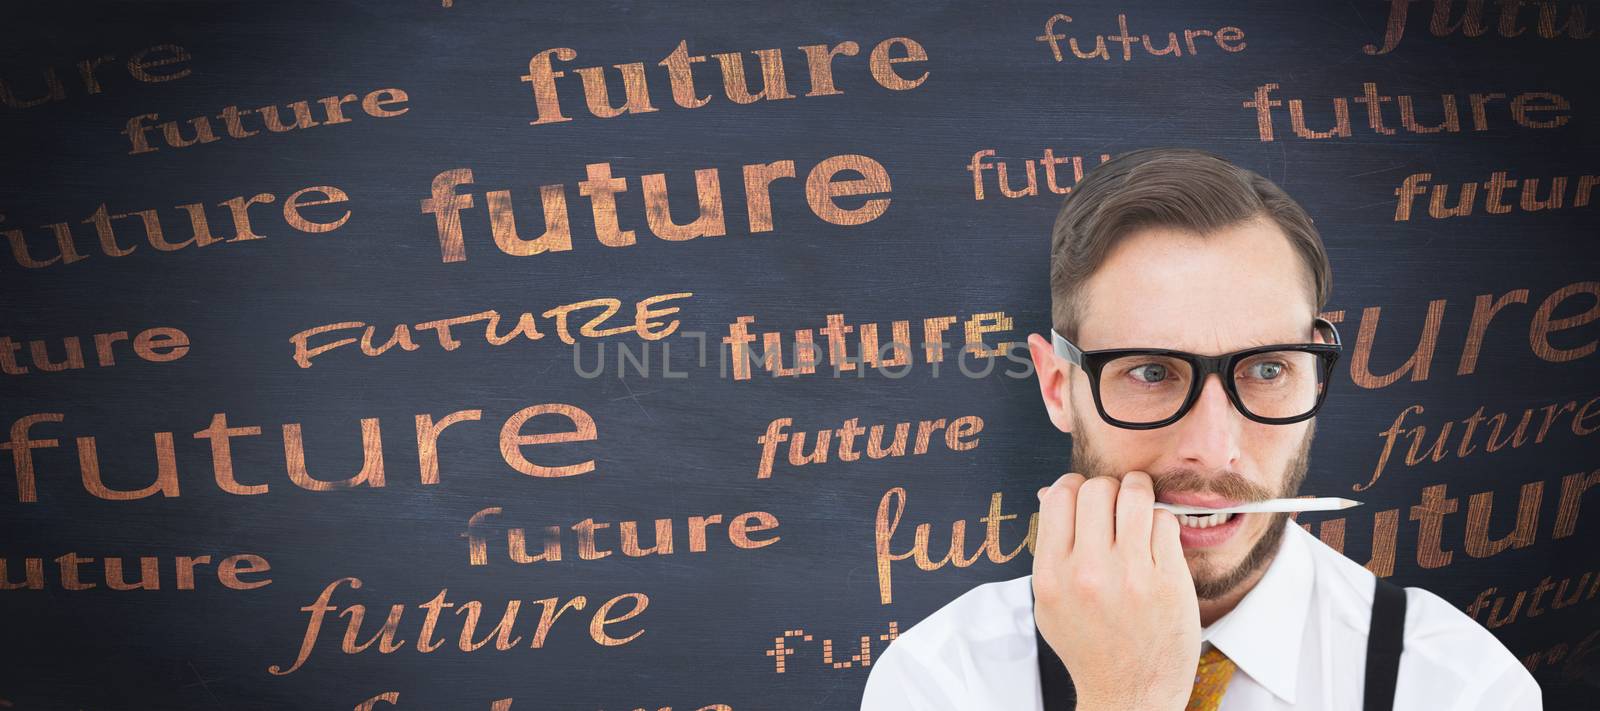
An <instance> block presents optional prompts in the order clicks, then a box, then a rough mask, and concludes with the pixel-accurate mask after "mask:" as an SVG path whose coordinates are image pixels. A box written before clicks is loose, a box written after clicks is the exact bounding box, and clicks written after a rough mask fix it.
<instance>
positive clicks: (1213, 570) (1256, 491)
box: [1068, 418, 1317, 600]
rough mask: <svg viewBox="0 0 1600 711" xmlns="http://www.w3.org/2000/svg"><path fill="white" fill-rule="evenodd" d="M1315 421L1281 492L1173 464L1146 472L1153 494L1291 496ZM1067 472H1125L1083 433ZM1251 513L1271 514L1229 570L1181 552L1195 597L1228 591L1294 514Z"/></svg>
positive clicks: (1271, 550)
mask: <svg viewBox="0 0 1600 711" xmlns="http://www.w3.org/2000/svg"><path fill="white" fill-rule="evenodd" d="M1079 421H1080V422H1081V421H1082V420H1079ZM1316 422H1317V421H1316V419H1315V418H1313V419H1312V420H1311V421H1310V425H1308V426H1307V427H1306V434H1305V437H1303V438H1302V439H1301V440H1300V446H1299V451H1297V452H1296V453H1295V455H1294V456H1293V457H1291V458H1290V461H1289V462H1288V464H1287V465H1286V467H1285V469H1284V472H1283V476H1282V478H1281V480H1282V481H1283V487H1282V490H1281V491H1278V492H1273V491H1271V490H1269V489H1266V488H1264V487H1262V486H1260V485H1258V484H1256V483H1255V482H1252V481H1250V480H1249V479H1246V478H1245V477H1244V476H1243V475H1241V474H1239V473H1238V472H1232V471H1226V472H1222V473H1220V474H1216V475H1209V476H1208V475H1205V474H1202V473H1200V472H1197V471H1195V470H1193V469H1176V470H1169V471H1166V472H1160V473H1158V472H1149V474H1150V479H1151V481H1152V482H1153V483H1154V485H1155V493H1156V496H1157V497H1159V496H1161V495H1162V494H1163V493H1173V492H1179V491H1194V492H1207V491H1209V492H1212V493H1215V494H1218V495H1220V496H1223V497H1225V498H1228V499H1237V500H1240V501H1246V502H1248V501H1260V500H1263V499H1272V498H1293V497H1295V496H1297V495H1299V493H1300V484H1301V483H1302V482H1304V481H1305V478H1306V471H1307V469H1308V468H1309V466H1310V461H1311V440H1312V437H1313V436H1314V435H1315V433H1316V429H1317V424H1316ZM1068 471H1073V472H1077V473H1079V474H1082V475H1084V476H1085V477H1095V476H1110V477H1116V478H1117V479H1119V480H1120V479H1121V478H1122V475H1123V474H1126V473H1127V472H1126V471H1117V470H1116V468H1115V467H1112V466H1111V465H1109V464H1107V463H1106V460H1105V459H1104V458H1103V457H1101V456H1099V453H1098V452H1096V451H1095V449H1094V445H1093V444H1092V441H1091V440H1090V438H1089V437H1088V436H1087V433H1084V432H1074V433H1073V434H1072V465H1071V468H1070V469H1068ZM1234 515H1236V516H1238V515H1240V514H1234ZM1253 515H1255V516H1261V515H1265V516H1268V517H1269V519H1268V521H1267V530H1266V531H1265V532H1264V533H1262V534H1261V537H1260V538H1259V539H1257V540H1256V542H1255V544H1253V545H1252V546H1250V551H1249V552H1248V553H1246V554H1245V556H1244V559H1243V560H1241V561H1239V563H1238V564H1237V565H1235V566H1233V567H1232V568H1231V569H1223V568H1222V566H1221V564H1220V563H1219V562H1218V561H1216V560H1214V559H1213V554H1211V553H1209V552H1206V551H1184V558H1186V559H1187V560H1188V563H1189V572H1190V577H1192V578H1193V579H1194V593H1195V597H1197V598H1199V599H1201V600H1215V599H1218V598H1221V597H1223V596H1224V595H1227V594H1228V593H1229V592H1231V591H1232V590H1233V589H1234V588H1237V587H1238V586H1239V585H1240V584H1241V583H1243V582H1244V581H1245V580H1246V579H1248V578H1249V577H1250V576H1251V575H1252V574H1254V573H1255V572H1256V571H1257V570H1259V569H1261V568H1262V567H1263V566H1265V565H1266V564H1268V563H1270V562H1272V559H1273V558H1274V557H1275V556H1276V555H1277V553H1278V548H1279V544H1280V543H1281V542H1282V540H1283V531H1284V526H1285V525H1287V524H1286V522H1287V521H1288V520H1289V518H1290V516H1291V515H1292V514H1290V513H1287V512H1270V513H1266V514H1253Z"/></svg>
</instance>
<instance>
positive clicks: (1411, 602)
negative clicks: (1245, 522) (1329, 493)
mask: <svg viewBox="0 0 1600 711" xmlns="http://www.w3.org/2000/svg"><path fill="white" fill-rule="evenodd" d="M1302 530H1303V529H1302ZM1306 535H1307V537H1308V538H1309V539H1310V543H1311V548H1312V555H1313V556H1314V557H1316V558H1317V559H1318V565H1317V566H1316V569H1317V576H1318V584H1317V587H1318V589H1319V591H1320V592H1322V593H1323V594H1326V595H1327V596H1328V597H1329V601H1328V604H1329V605H1330V613H1331V614H1332V617H1333V621H1334V623H1335V624H1337V625H1340V626H1342V627H1344V628H1345V631H1346V633H1349V634H1353V635H1356V636H1359V637H1360V638H1362V639H1364V638H1365V637H1366V635H1367V633H1368V631H1369V630H1370V627H1371V622H1372V603H1373V596H1374V594H1375V591H1374V585H1375V581H1376V579H1377V575H1376V574H1374V573H1373V572H1372V571H1371V570H1368V569H1367V568H1366V566H1363V565H1361V564H1360V563H1357V562H1355V561H1354V560H1351V559H1350V558H1348V557H1346V556H1345V555H1344V554H1343V553H1340V552H1339V551H1337V550H1335V549H1333V548H1332V547H1330V546H1328V545H1327V544H1325V543H1323V542H1322V541H1321V540H1320V539H1316V538H1314V537H1311V536H1310V534H1309V533H1308V534H1306ZM1324 576H1327V579H1323V578H1324ZM1405 592H1406V615H1405V630H1404V632H1403V646H1404V650H1405V651H1404V654H1405V657H1404V659H1405V661H1404V663H1403V665H1402V669H1401V672H1402V674H1403V675H1408V676H1409V675H1420V676H1424V677H1431V678H1435V679H1447V678H1448V679H1455V680H1457V681H1458V682H1459V683H1460V684H1461V685H1463V686H1464V687H1482V686H1484V685H1487V684H1489V683H1491V682H1493V683H1499V684H1508V683H1517V684H1524V685H1535V682H1534V681H1533V675H1532V674H1530V673H1529V672H1528V670H1527V667H1526V666H1524V665H1523V664H1522V661H1521V660H1519V659H1517V657H1516V655H1515V654H1513V653H1512V652H1511V650H1510V649H1508V648H1507V647H1506V646H1505V643H1504V642H1501V641H1500V638H1498V637H1496V636H1495V635H1494V633H1492V632H1490V631H1489V630H1488V629H1487V628H1485V627H1484V626H1483V625H1482V624H1480V623H1479V622H1478V621H1477V620H1474V619H1472V617H1470V616H1468V615H1467V613H1465V612H1463V611H1462V610H1461V609H1460V608H1457V607H1456V606H1455V605H1453V604H1451V603H1450V601H1448V600H1446V599H1444V598H1443V597H1440V596H1439V595H1438V594H1436V593H1434V592H1433V591H1431V590H1428V589H1426V588H1423V587H1420V586H1414V585H1412V586H1405Z"/></svg>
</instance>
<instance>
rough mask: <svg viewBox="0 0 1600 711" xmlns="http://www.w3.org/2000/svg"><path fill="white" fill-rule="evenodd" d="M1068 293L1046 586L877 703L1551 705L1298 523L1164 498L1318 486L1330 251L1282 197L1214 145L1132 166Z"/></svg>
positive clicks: (904, 658) (928, 630) (957, 620)
mask: <svg viewBox="0 0 1600 711" xmlns="http://www.w3.org/2000/svg"><path fill="white" fill-rule="evenodd" d="M1050 285H1051V319H1052V321H1053V324H1052V325H1053V326H1054V330H1055V333H1053V334H1052V341H1053V342H1051V341H1046V340H1045V339H1044V338H1043V336H1041V335H1038V334H1033V335H1031V336H1030V337H1029V338H1028V344H1029V348H1030V351H1031V354H1032V358H1033V365H1034V369H1035V372H1036V373H1037V374H1038V376H1039V390H1040V393H1041V394H1042V395H1043V398H1044V405H1045V410H1046V411H1047V412H1048V413H1049V416H1050V421H1051V422H1052V423H1053V424H1054V425H1055V426H1056V428H1057V429H1060V430H1061V431H1062V432H1066V433H1069V434H1071V436H1072V467H1071V468H1072V470H1073V471H1072V472H1071V473H1068V474H1066V475H1064V476H1062V477H1061V478H1060V479H1058V480H1056V481H1055V482H1054V483H1053V484H1052V485H1050V486H1048V487H1046V488H1044V489H1041V490H1040V513H1039V528H1038V532H1037V536H1038V538H1037V540H1036V545H1035V549H1034V562H1033V574H1032V575H1029V576H1025V577H1021V578H1017V579H1014V580H1008V581H1002V582H995V583H988V584H985V585H980V586H978V587H976V588H974V589H973V590H971V591H969V592H967V593H966V594H964V595H962V596H961V597H959V598H957V599H955V600H954V601H952V602H950V603H949V604H947V605H945V606H944V607H943V608H942V609H940V610H938V611H937V612H935V613H934V614H933V615H931V616H929V617H928V618H927V619H924V620H923V621H921V622H919V623H917V624H916V625H914V626H912V627H911V628H910V629H908V630H906V631H905V632H904V633H902V634H901V635H900V636H899V637H898V638H897V639H896V640H895V641H894V642H893V643H892V644H890V645H889V646H888V647H887V648H886V649H885V650H884V652H883V654H881V655H880V656H879V658H878V659H877V660H876V662H875V663H874V664H873V666H872V671H871V675H870V677H869V678H868V680H867V687H866V692H865V695H864V697H863V699H862V706H861V707H862V709H863V710H864V711H888V710H893V709H919V710H923V709H951V710H955V709H961V710H963V711H965V710H970V709H1006V710H1026V709H1040V708H1042V707H1043V708H1046V709H1047V711H1055V709H1057V708H1076V709H1078V711H1102V710H1108V709H1109V710H1113V711H1179V710H1180V709H1188V710H1191V711H1193V710H1195V709H1203V710H1205V711H1214V710H1216V709H1227V710H1228V711H1257V710H1260V709H1289V708H1294V709H1301V710H1304V709H1310V710H1313V711H1332V710H1336V709H1337V710H1345V709H1349V710H1351V711H1356V710H1358V709H1366V711H1375V709H1377V708H1383V709H1389V708H1393V709H1406V710H1410V709H1426V710H1428V711H1434V710H1446V709H1483V710H1485V711H1487V710H1490V709H1493V710H1494V711H1505V710H1508V709H1515V710H1517V711H1528V710H1534V711H1537V710H1539V709H1542V707H1543V702H1542V700H1541V696H1540V690H1539V687H1538V685H1537V683H1536V682H1535V681H1534V680H1533V677H1532V675H1531V674H1529V673H1528V671H1527V669H1526V668H1525V667H1524V666H1523V665H1522V664H1521V663H1520V662H1519V661H1518V660H1517V659H1516V657H1514V656H1513V655H1512V654H1511V652H1510V651H1509V650H1507V649H1506V648H1505V646H1504V645H1503V644H1501V643H1500V642H1499V640H1498V639H1496V638H1495V637H1494V636H1493V635H1492V634H1490V633H1489V632H1488V631H1487V630H1486V629H1484V628H1483V627H1482V626H1480V625H1479V624H1478V623H1477V622H1476V621H1474V620H1472V619H1471V618H1470V617H1467V616H1466V614H1464V613H1463V612H1461V611H1460V610H1457V609H1456V608H1455V607H1453V606H1452V605H1450V604H1449V603H1448V602H1446V601H1445V600H1444V599H1443V598H1440V597H1438V596H1437V595H1435V594H1433V593H1430V592H1428V591H1426V590H1423V589H1420V588H1414V587H1411V588H1401V587H1400V586H1397V585H1394V584H1392V583H1389V582H1388V581H1380V580H1378V579H1377V578H1376V576H1374V575H1373V574H1372V573H1371V572H1370V571H1368V570H1367V569H1366V568H1365V567H1363V566H1361V565H1359V564H1357V563H1355V562H1354V561H1352V560H1350V559H1348V558H1346V557H1344V556H1343V555H1341V554H1339V553H1338V552H1337V551H1334V550H1333V549H1332V548H1329V547H1328V546H1327V545H1326V544H1324V543H1322V541H1321V540H1320V539H1318V538H1316V537H1315V536H1312V535H1311V534H1309V533H1307V532H1306V531H1305V530H1304V529H1302V528H1301V527H1300V526H1299V525H1298V524H1296V523H1295V522H1294V521H1293V520H1292V518H1293V515H1292V514H1288V513H1234V514H1231V515H1228V516H1227V517H1226V520H1225V521H1223V522H1222V523H1220V524H1217V523H1215V521H1216V520H1218V519H1222V518H1224V517H1223V516H1222V515H1221V514H1214V515H1212V516H1211V517H1209V518H1205V519H1200V518H1194V517H1187V516H1185V517H1179V516H1176V515H1174V514H1173V513H1172V512H1170V511H1167V510H1164V509H1156V508H1154V503H1155V502H1157V501H1163V502H1169V503H1174V504H1183V505H1196V506H1203V507H1206V508H1224V507H1226V506H1227V505H1230V504H1238V503H1243V502H1249V501H1257V500H1263V499H1271V498H1290V497H1295V496H1296V495H1297V494H1298V493H1299V491H1300V485H1301V482H1302V481H1303V480H1304V478H1305V475H1306V471H1307V465H1308V455H1309V452H1310V449H1311V440H1312V435H1313V432H1314V430H1315V419H1314V418H1313V416H1314V415H1315V413H1316V411H1317V409H1318V408H1320V406H1321V404H1322V402H1323V398H1324V396H1325V395H1326V393H1327V385H1328V381H1329V380H1330V377H1331V375H1332V372H1333V366H1334V363H1335V361H1336V360H1337V357H1338V346H1337V344H1338V334H1337V331H1336V329H1335V328H1334V326H1333V324H1331V323H1328V322H1327V321H1324V320H1322V319H1319V318H1317V315H1318V313H1319V312H1320V310H1321V309H1322V308H1323V306H1324V305H1325V304H1326V303H1327V300H1328V296H1329V292H1330V291H1331V288H1332V277H1331V269H1330V267H1329V263H1328V257H1327V255H1326V253H1325V252H1324V250H1323V245H1322V241H1321V238H1320V237H1319V235H1318V233H1317V231H1316V228H1315V227H1314V226H1313V225H1312V223H1311V219H1310V218H1309V217H1308V216H1307V215H1306V213H1305V211H1304V210H1303V209H1302V208H1301V207H1300V206H1299V205H1298V204H1297V203H1296V202H1295V201H1294V200H1293V199H1291V198H1290V197H1289V196H1288V195H1286V194H1285V193H1284V192H1283V191H1282V190H1281V189H1279V188H1278V186H1276V185H1274V184H1273V183H1272V182H1270V181H1268V180H1266V179H1265V178H1263V177H1261V176H1260V175H1258V174H1256V173H1254V172H1251V171H1248V170H1244V169H1241V168H1238V167H1236V166H1234V165H1232V164H1230V163H1228V162H1226V161H1224V160H1222V159H1221V158H1219V157H1217V156H1215V155H1212V154H1210V153H1206V152H1202V151H1197V150H1188V149H1163V148H1157V149H1142V150H1136V151H1132V152H1129V153H1126V154H1124V155H1121V156H1118V157H1117V158H1115V159H1113V160H1110V161H1107V162H1105V163H1103V164H1101V165H1099V166H1097V167H1096V168H1094V169H1093V170H1092V171H1090V172H1089V173H1088V174H1087V175H1086V176H1084V178H1083V180H1082V181H1080V183H1079V184H1078V185H1077V186H1076V187H1075V188H1074V190H1073V192H1072V194H1071V195H1070V196H1069V197H1068V198H1067V200H1066V202H1065V204H1064V205H1063V206H1062V209H1061V212H1060V214H1059V215H1058V216H1057V218H1056V223H1055V228H1054V234H1053V239H1052V246H1051V264H1050ZM1265 346H1274V347H1276V346H1284V347H1283V348H1281V349H1268V348H1263V347H1265ZM1115 349H1166V350H1167V351H1168V352H1163V353H1148V352H1145V353H1139V352H1108V351H1111V350H1115ZM1172 351H1181V352H1182V353H1175V352H1172ZM1180 518H1181V520H1180ZM1369 652H1370V654H1369ZM1041 670H1043V671H1041Z"/></svg>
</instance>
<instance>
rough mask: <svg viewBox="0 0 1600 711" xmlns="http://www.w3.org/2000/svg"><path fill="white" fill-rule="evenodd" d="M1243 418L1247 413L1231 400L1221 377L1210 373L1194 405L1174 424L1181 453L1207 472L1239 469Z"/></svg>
mask: <svg viewBox="0 0 1600 711" xmlns="http://www.w3.org/2000/svg"><path fill="white" fill-rule="evenodd" d="M1244 420H1245V416H1244V413H1241V412H1239V411H1238V410H1236V409H1234V407H1233V402H1232V401H1231V400H1229V399H1228V393H1227V391H1226V390H1225V389H1223V387H1222V378H1221V376H1220V375H1218V374H1216V373H1210V374H1208V375H1207V376H1206V379H1205V382H1204V383H1202V384H1201V387H1200V396H1199V398H1197V399H1196V400H1195V403H1194V406H1193V407H1192V408H1190V409H1189V412H1188V413H1186V414H1184V416H1183V419H1180V420H1178V421H1177V422H1176V423H1173V425H1174V426H1175V427H1177V428H1178V456H1180V457H1182V458H1183V459H1184V461H1185V462H1188V463H1190V465H1191V466H1194V467H1197V468H1200V469H1202V470H1204V471H1231V470H1234V469H1236V468H1237V467H1238V459H1239V433H1240V428H1241V427H1242V424H1243V421H1244Z"/></svg>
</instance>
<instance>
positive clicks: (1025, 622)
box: [861, 520, 1544, 711]
mask: <svg viewBox="0 0 1600 711" xmlns="http://www.w3.org/2000/svg"><path fill="white" fill-rule="evenodd" d="M1284 525H1285V526H1287V527H1288V530H1287V531H1285V532H1284V536H1283V540H1282V543H1281V544H1280V548H1279V549H1278V554H1277V556H1276V557H1274V559H1273V560H1272V562H1271V563H1270V564H1269V565H1268V567H1267V572H1266V573H1265V574H1264V575H1263V576H1262V577H1261V580H1260V581H1259V582H1258V583H1257V584H1256V586H1255V587H1254V588H1252V589H1251V590H1250V592H1248V593H1246V594H1245V596H1244V598H1243V599H1242V600H1240V602H1239V604H1238V606H1236V607H1234V609H1233V610H1231V611H1229V612H1228V614H1226V615H1223V616H1222V617H1221V618H1218V619H1217V620H1216V621H1214V622H1213V623H1212V624H1211V625H1210V626H1207V627H1203V628H1201V633H1200V638H1201V640H1202V642H1201V648H1202V651H1203V650H1204V649H1205V648H1206V647H1207V646H1208V645H1215V646H1216V647H1217V648H1219V649H1221V650H1222V652H1223V653H1224V654H1226V655H1228V657H1229V658H1230V659H1232V660H1233V661H1234V663H1235V664H1236V665H1237V668H1236V669H1235V671H1234V673H1233V677H1232V679H1231V680H1230V681H1229V682H1228V690H1227V692H1226V694H1225V695H1224V696H1223V698H1222V706H1221V711H1266V710H1268V709H1274V710H1276V709H1290V708H1293V709H1299V710H1301V711H1361V704H1362V690H1363V682H1364V680H1365V678H1366V657H1367V629H1368V624H1369V623H1370V621H1371V619H1372V595H1373V574H1372V572H1371V571H1369V570H1367V569H1366V568H1365V567H1363V566H1361V565H1360V564H1358V563H1356V562H1355V561H1353V560H1350V559H1349V558H1346V557H1345V556H1344V555H1342V554H1341V553H1339V552H1338V551H1335V550H1334V549H1332V548H1330V547H1328V545H1327V544H1325V543H1323V542H1322V541H1321V540H1320V539H1318V538H1317V537H1316V536H1313V535H1312V534H1310V533H1308V532H1307V531H1306V530H1305V529H1303V528H1301V527H1300V526H1299V524H1296V523H1295V522H1294V521H1293V520H1288V521H1285V522H1284ZM1032 582H1033V576H1032V575H1026V576H1023V577H1020V578H1015V579H1012V580H1005V581H1000V582H994V583H986V584H983V585H979V586H977V587H975V588H973V589H972V590H969V591H967V592H966V593H964V594H962V595H961V596H960V597H958V598H956V599H955V600H952V601H951V602H950V603H949V604H946V605H945V606H944V607H942V608H940V609H939V610H938V611H936V612H934V613H933V614H932V615H929V616H928V617H927V618H926V619H924V620H922V621H921V622H918V623H917V624H915V625H913V626H912V627H911V628H910V629H907V630H906V631H905V632H902V633H901V634H900V636H899V637H897V638H896V639H895V640H894V641H893V642H891V643H890V644H889V646H888V647H886V648H885V649H884V650H883V652H882V653H881V654H880V655H879V656H878V658H877V659H876V660H875V661H874V662H873V664H872V667H871V672H870V675H869V676H868V678H867V687H866V691H865V694H864V695H863V697H862V700H861V709H862V711H900V710H910V709H915V710H917V711H936V710H937V711H944V710H946V709H948V710H949V711H957V710H960V711H973V710H976V709H996V710H1005V711H1019V710H1024V711H1025V710H1029V709H1040V708H1042V706H1043V697H1042V693H1041V691H1040V682H1039V665H1038V650H1037V646H1036V644H1035V637H1034V624H1033V606H1032V604H1033V599H1032V596H1031V585H1032ZM1394 708H1395V709H1396V711H1412V710H1426V711H1476V710H1479V709H1481V710H1482V711H1508V710H1514V711H1542V709H1543V708H1544V702H1543V699H1542V697H1541V693H1540V690H1539V685H1538V683H1537V682H1535V681H1534V679H1533V675H1532V674H1530V673H1529V672H1528V670H1527V668H1526V667H1525V666H1523V664H1522V662H1521V661H1520V660H1518V659H1517V658H1516V656H1514V655H1513V654H1512V653H1511V651H1510V650H1508V649H1506V647H1505V645H1504V644H1502V643H1501V642H1500V640H1499V639H1498V638H1496V637H1495V636H1494V635H1493V634H1492V633H1490V632H1489V631H1488V630H1487V629H1485V628H1484V627H1483V626H1482V625H1480V624H1478V622H1477V621H1475V620H1473V619H1472V618H1470V617H1468V616H1467V615H1466V613H1464V612H1462V611H1460V610H1458V609H1456V608H1455V607H1454V606H1453V605H1451V604H1450V603H1449V602H1447V601H1445V600H1444V598H1441V597H1439V596H1438V595H1435V594H1434V593H1431V592H1428V591H1427V590H1423V589H1421V588H1407V589H1406V617H1405V651H1404V652H1403V653H1402V654H1401V656H1400V668H1399V678H1398V681H1397V683H1396V686H1395V693H1394Z"/></svg>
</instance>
